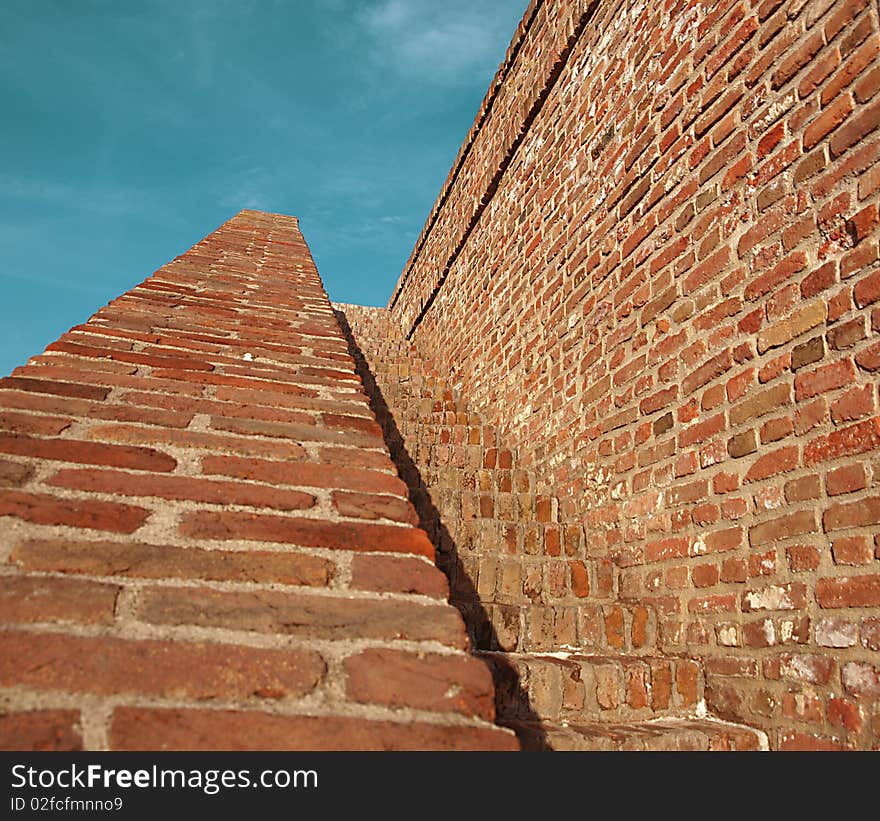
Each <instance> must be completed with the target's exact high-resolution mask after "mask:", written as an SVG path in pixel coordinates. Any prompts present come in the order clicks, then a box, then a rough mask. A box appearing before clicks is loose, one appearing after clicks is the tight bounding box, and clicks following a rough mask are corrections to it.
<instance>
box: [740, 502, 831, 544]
mask: <svg viewBox="0 0 880 821" xmlns="http://www.w3.org/2000/svg"><path fill="white" fill-rule="evenodd" d="M817 529H818V528H817V526H816V520H815V516H814V514H813V512H812V511H808V510H801V511H797V512H795V513H788V514H785V515H783V516H779V517H778V518H776V519H771V520H770V521H767V522H763V523H761V524H758V525H754V526H753V527H751V528H750V529H749V541H750V542H751V544H752V547H762V546H763V545H765V544H769V543H770V542H773V541H777V540H779V539H787V538H791V537H792V536H800V535H802V534H804V533H815V532H816V531H817Z"/></svg>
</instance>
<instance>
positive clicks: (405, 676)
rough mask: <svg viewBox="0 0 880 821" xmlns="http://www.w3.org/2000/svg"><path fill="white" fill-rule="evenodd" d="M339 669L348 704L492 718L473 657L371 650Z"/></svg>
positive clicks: (486, 680) (486, 676)
mask: <svg viewBox="0 0 880 821" xmlns="http://www.w3.org/2000/svg"><path fill="white" fill-rule="evenodd" d="M344 668H345V675H346V679H347V681H346V688H345V689H346V695H347V696H348V697H349V698H350V699H351V700H352V701H356V702H361V703H366V704H382V705H385V706H388V707H392V708H399V707H410V708H414V709H419V710H430V711H439V712H454V713H461V714H462V715H465V716H470V717H475V718H482V719H484V720H486V721H492V720H493V719H494V718H495V698H494V687H493V684H492V676H491V674H490V672H489V668H488V667H487V666H486V665H485V664H484V663H483V662H482V661H479V660H477V659H475V658H469V657H467V656H449V655H438V654H435V653H419V654H416V653H408V652H403V651H398V650H386V649H379V648H377V649H371V650H364V651H363V652H361V653H358V654H357V655H355V656H350V657H349V658H347V659H345V662H344Z"/></svg>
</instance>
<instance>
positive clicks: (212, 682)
mask: <svg viewBox="0 0 880 821" xmlns="http://www.w3.org/2000/svg"><path fill="white" fill-rule="evenodd" d="M0 648H2V652H0V682H2V683H3V685H4V686H6V687H28V688H33V689H36V690H65V691H68V692H73V693H94V694H96V695H116V694H119V693H137V694H140V695H148V696H164V697H177V698H190V699H210V698H225V699H249V698H255V699H266V698H268V699H272V700H277V699H282V698H288V697H293V696H303V695H305V694H306V693H309V692H311V691H312V690H314V688H315V687H316V686H317V685H318V683H319V682H320V681H321V679H322V678H323V676H324V672H325V669H326V667H325V664H324V660H323V659H322V658H321V656H320V655H318V654H317V653H315V652H313V651H311V650H291V649H284V650H267V649H258V648H254V647H240V646H236V645H230V644H215V643H212V644H208V643H195V642H193V643H190V642H183V641H173V642H172V641H149V640H144V641H128V640H124V639H116V638H111V637H109V636H105V637H96V638H90V637H84V636H71V635H60V634H54V633H16V632H5V633H0ZM25 659H26V661H24V660H25Z"/></svg>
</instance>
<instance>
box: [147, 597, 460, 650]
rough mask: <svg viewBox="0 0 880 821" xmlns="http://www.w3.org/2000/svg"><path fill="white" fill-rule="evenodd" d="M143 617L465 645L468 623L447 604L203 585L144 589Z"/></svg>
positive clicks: (324, 635)
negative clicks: (215, 588)
mask: <svg viewBox="0 0 880 821" xmlns="http://www.w3.org/2000/svg"><path fill="white" fill-rule="evenodd" d="M138 612H139V616H140V618H142V619H144V620H145V621H149V622H152V623H154V624H193V625H199V626H203V627H223V628H226V629H231V630H252V631H256V632H259V633H279V634H282V635H292V636H303V637H309V638H322V639H353V638H375V639H388V640H393V639H407V640H410V641H439V642H441V643H442V644H447V645H449V646H451V647H459V648H463V647H464V644H465V636H464V627H463V624H462V621H461V616H459V614H458V611H456V610H455V609H454V608H452V607H449V606H441V605H428V604H422V603H419V602H415V601H397V600H394V599H382V600H376V599H372V598H357V599H355V598H341V597H338V596H303V595H293V594H287V593H276V592H254V593H251V592H240V593H239V592H236V593H231V592H223V591H217V590H204V589H199V588H155V589H151V590H148V591H144V593H143V595H142V599H141V605H140V609H139V611H138Z"/></svg>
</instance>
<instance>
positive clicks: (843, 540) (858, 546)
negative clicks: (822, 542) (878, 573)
mask: <svg viewBox="0 0 880 821" xmlns="http://www.w3.org/2000/svg"><path fill="white" fill-rule="evenodd" d="M831 554H832V556H833V557H834V563H835V564H843V565H861V564H870V563H871V562H872V561H873V560H874V545H873V544H872V543H870V542H869V541H868V539H867V538H866V537H865V536H841V537H839V538H836V539H835V540H834V541H833V542H832V543H831Z"/></svg>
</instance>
